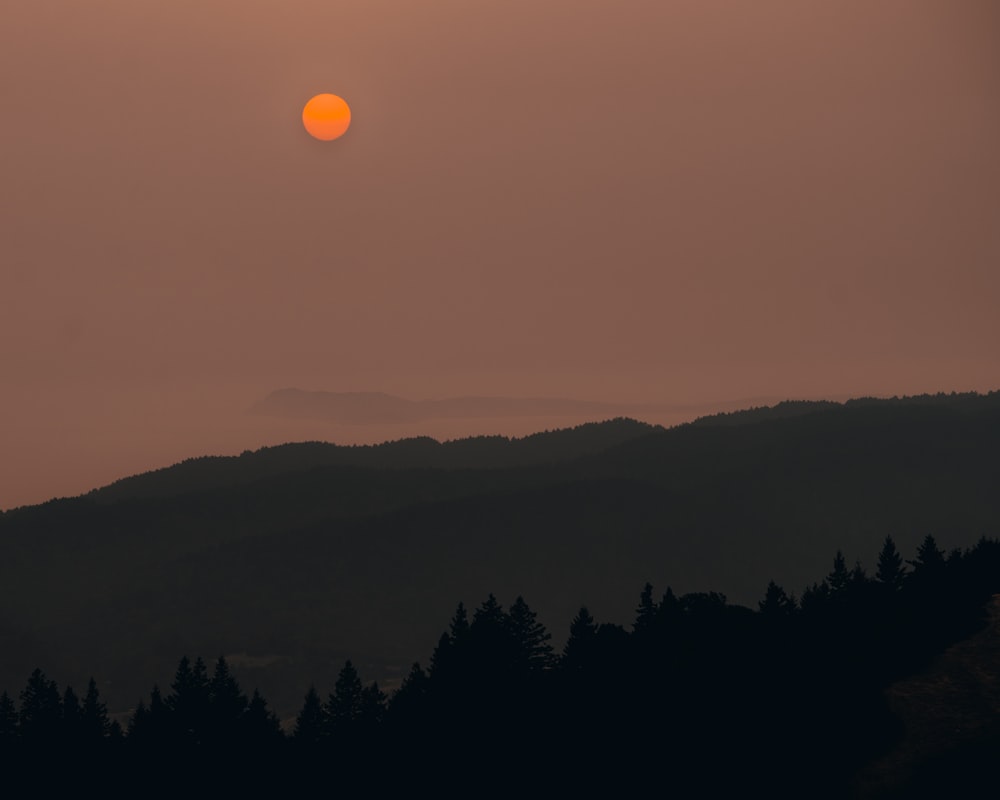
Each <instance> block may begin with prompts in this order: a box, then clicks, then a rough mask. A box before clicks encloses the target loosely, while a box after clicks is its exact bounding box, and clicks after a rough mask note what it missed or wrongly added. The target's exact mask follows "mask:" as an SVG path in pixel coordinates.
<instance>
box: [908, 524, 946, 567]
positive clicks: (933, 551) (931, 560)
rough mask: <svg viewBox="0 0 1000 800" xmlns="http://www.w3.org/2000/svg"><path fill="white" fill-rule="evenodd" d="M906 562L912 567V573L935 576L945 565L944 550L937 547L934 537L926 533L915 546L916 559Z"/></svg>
mask: <svg viewBox="0 0 1000 800" xmlns="http://www.w3.org/2000/svg"><path fill="white" fill-rule="evenodd" d="M906 563H907V564H909V565H910V566H911V567H913V573H914V574H919V575H926V574H932V575H934V576H936V575H938V574H939V572H940V571H941V570H943V569H944V566H945V557H944V551H943V550H941V549H940V548H939V547H938V545H937V542H936V541H935V539H934V537H933V536H931V535H930V534H927V536H925V537H924V540H923V542H922V543H921V544H920V547H918V548H917V557H916V559H914V560H913V561H907V562H906Z"/></svg>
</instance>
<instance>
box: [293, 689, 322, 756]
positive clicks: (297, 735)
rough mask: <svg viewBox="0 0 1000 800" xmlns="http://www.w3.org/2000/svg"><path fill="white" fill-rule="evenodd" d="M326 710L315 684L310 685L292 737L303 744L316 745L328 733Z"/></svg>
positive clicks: (299, 743) (307, 745)
mask: <svg viewBox="0 0 1000 800" xmlns="http://www.w3.org/2000/svg"><path fill="white" fill-rule="evenodd" d="M326 727H327V724H326V712H325V711H323V703H322V701H321V700H320V699H319V694H318V693H317V691H316V687H315V686H310V687H309V691H308V692H306V696H305V700H304V701H303V703H302V710H301V711H299V715H298V717H296V719H295V730H294V732H293V733H292V739H293V740H294V741H295V743H296V744H298V745H301V746H306V747H310V746H315V745H317V744H319V742H320V740H321V739H322V738H323V736H324V735H325V734H326Z"/></svg>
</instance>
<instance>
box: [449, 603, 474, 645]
mask: <svg viewBox="0 0 1000 800" xmlns="http://www.w3.org/2000/svg"><path fill="white" fill-rule="evenodd" d="M468 633H469V616H468V614H467V612H466V610H465V604H464V603H459V604H458V607H457V608H456V609H455V613H454V615H452V618H451V625H450V627H449V630H448V634H449V636H450V637H451V641H452V642H453V643H455V644H459V645H460V644H461V643H462V642H463V641H464V640H465V637H466V635H467V634H468Z"/></svg>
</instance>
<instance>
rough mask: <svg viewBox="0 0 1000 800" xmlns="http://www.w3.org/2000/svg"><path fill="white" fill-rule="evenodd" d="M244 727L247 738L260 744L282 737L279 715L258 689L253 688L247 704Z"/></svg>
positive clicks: (272, 741)
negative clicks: (268, 704)
mask: <svg viewBox="0 0 1000 800" xmlns="http://www.w3.org/2000/svg"><path fill="white" fill-rule="evenodd" d="M317 699H319V698H318V696H317ZM243 729H244V735H245V738H246V739H247V740H248V741H250V742H251V743H255V744H258V745H266V744H270V743H274V742H276V741H278V740H280V739H281V738H282V733H281V724H280V723H279V721H278V718H277V716H275V714H274V712H273V711H271V709H269V708H268V707H267V700H265V699H264V698H263V697H262V696H261V694H260V692H258V691H257V690H256V689H254V690H253V696H252V697H251V698H250V702H249V703H248V704H247V710H246V714H245V715H244V717H243Z"/></svg>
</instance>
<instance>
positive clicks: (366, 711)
mask: <svg viewBox="0 0 1000 800" xmlns="http://www.w3.org/2000/svg"><path fill="white" fill-rule="evenodd" d="M385 705H386V696H385V692H383V691H382V690H381V689H379V688H378V682H377V681H373V682H372V683H371V684H370V685H369V686H366V687H365V688H364V689H362V691H361V709H360V712H361V713H360V714H359V719H360V721H361V724H362V725H363V726H364V728H365V729H367V730H372V729H374V728H376V727H378V726H379V725H380V724H381V723H382V720H383V719H384V718H385Z"/></svg>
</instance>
